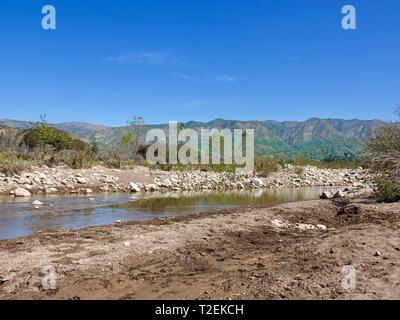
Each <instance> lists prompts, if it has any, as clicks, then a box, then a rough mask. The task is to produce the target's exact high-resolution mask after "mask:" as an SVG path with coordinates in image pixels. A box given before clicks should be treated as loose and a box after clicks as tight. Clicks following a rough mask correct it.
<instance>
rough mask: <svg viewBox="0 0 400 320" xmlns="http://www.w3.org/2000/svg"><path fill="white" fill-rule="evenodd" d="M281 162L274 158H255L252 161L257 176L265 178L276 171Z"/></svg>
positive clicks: (281, 164)
mask: <svg viewBox="0 0 400 320" xmlns="http://www.w3.org/2000/svg"><path fill="white" fill-rule="evenodd" d="M282 166H283V162H282V161H281V160H279V159H278V158H276V157H274V156H270V157H267V156H257V157H256V158H255V159H254V171H255V173H256V174H257V175H259V176H262V177H267V176H269V175H271V174H272V173H274V172H276V171H278V170H279V169H280V168H281V167H282Z"/></svg>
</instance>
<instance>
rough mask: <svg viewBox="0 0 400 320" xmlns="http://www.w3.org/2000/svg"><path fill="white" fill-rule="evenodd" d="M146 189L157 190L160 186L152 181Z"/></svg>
mask: <svg viewBox="0 0 400 320" xmlns="http://www.w3.org/2000/svg"><path fill="white" fill-rule="evenodd" d="M145 189H146V191H157V190H158V187H157V185H156V184H154V183H151V184H146V185H145Z"/></svg>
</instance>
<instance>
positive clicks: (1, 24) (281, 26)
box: [0, 0, 400, 125]
mask: <svg viewBox="0 0 400 320" xmlns="http://www.w3.org/2000/svg"><path fill="white" fill-rule="evenodd" d="M46 4H52V5H54V6H55V7H56V9H57V29H56V30H54V31H45V30H43V29H42V28H41V19H42V14H41V8H42V6H43V5H46ZM345 4H352V5H354V6H355V7H356V9H357V30H354V31H353V30H343V29H342V28H341V19H342V14H341V8H342V6H343V5H345ZM0 6H1V10H0V39H1V49H0V118H13V119H24V120H36V119H38V118H39V115H40V114H43V113H46V114H47V117H48V120H49V121H51V122H61V121H72V120H76V121H87V122H92V123H100V124H107V125H124V124H125V123H126V121H127V120H128V119H129V118H132V117H133V115H143V116H144V118H145V120H146V122H148V123H160V122H166V121H168V120H177V121H187V120H200V121H207V120H211V119H214V118H219V117H222V118H226V119H242V120H249V119H257V120H265V119H275V120H304V119H307V118H309V117H313V116H317V117H324V118H327V117H335V118H346V119H350V118H360V119H372V118H379V119H383V120H391V119H394V114H393V113H394V110H395V109H396V107H397V106H398V105H400V96H399V95H400V62H399V59H400V24H399V21H400V1H398V0H379V1H378V0H360V1H355V0H348V1H337V0H321V1H317V0H270V1H261V0H259V1H257V0H240V1H235V0H230V1H228V0H218V1H215V0H169V1H166V0H157V1H156V0H146V1H144V0H142V1H122V0H114V1H110V0H107V1H105V0H104V1H101V0H96V1H95V0H85V1H77V0H68V1H67V0H64V1H56V0H47V1H36V0H28V1H27V0H2V1H1V3H0Z"/></svg>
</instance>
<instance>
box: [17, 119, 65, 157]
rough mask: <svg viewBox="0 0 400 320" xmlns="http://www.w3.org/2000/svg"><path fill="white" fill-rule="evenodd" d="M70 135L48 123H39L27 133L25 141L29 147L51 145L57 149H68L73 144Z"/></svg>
mask: <svg viewBox="0 0 400 320" xmlns="http://www.w3.org/2000/svg"><path fill="white" fill-rule="evenodd" d="M71 142H72V138H71V137H70V135H69V134H68V133H67V132H65V131H63V130H59V129H57V128H53V127H50V126H47V125H39V126H37V127H34V128H32V129H30V130H28V132H26V133H25V135H24V137H23V143H24V144H25V145H26V146H27V147H28V148H29V149H35V148H41V147H45V146H51V147H53V148H54V149H55V150H56V151H59V150H65V149H68V148H69V147H70V145H71Z"/></svg>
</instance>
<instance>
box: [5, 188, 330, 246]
mask: <svg viewBox="0 0 400 320" xmlns="http://www.w3.org/2000/svg"><path fill="white" fill-rule="evenodd" d="M324 190H326V188H323V187H312V188H301V189H281V190H255V191H244V190H243V191H231V192H212V191H207V192H202V193H197V192H180V193H178V192H173V193H162V194H161V193H152V194H134V195H127V194H119V193H113V194H98V195H91V196H90V197H88V196H84V195H75V196H57V195H52V196H35V197H32V198H29V199H25V198H14V197H0V239H9V238H15V237H20V236H27V235H32V234H34V233H36V232H37V231H39V230H51V229H60V228H81V227H85V226H95V225H104V224H110V223H113V222H115V221H116V220H121V221H128V220H146V219H153V218H158V217H165V216H170V215H188V214H193V213H198V212H202V211H207V210H211V209H218V208H233V207H239V206H247V205H252V206H265V205H274V204H278V203H284V202H294V201H302V200H310V199H316V198H317V197H318V195H319V194H321V192H322V191H324ZM90 198H93V199H94V200H93V199H90ZM36 199H37V200H39V201H41V202H43V203H44V205H43V206H40V208H34V206H32V201H34V200H36Z"/></svg>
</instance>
